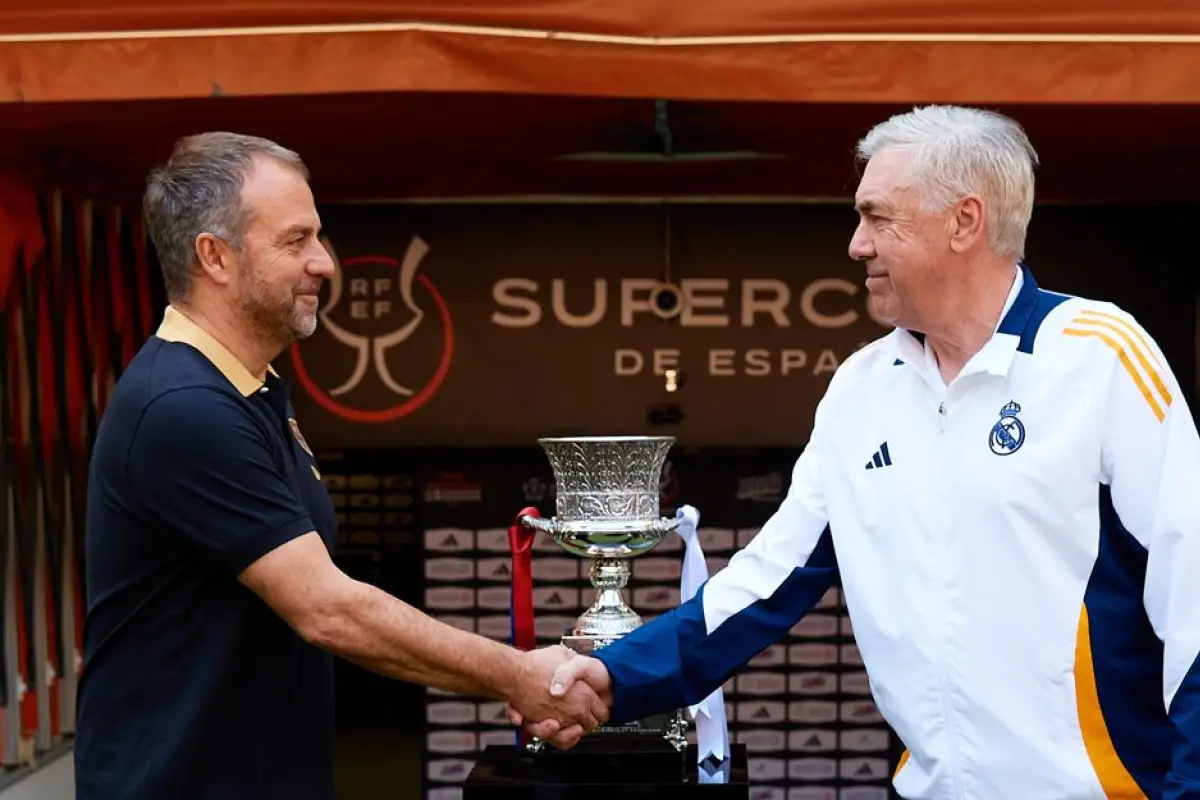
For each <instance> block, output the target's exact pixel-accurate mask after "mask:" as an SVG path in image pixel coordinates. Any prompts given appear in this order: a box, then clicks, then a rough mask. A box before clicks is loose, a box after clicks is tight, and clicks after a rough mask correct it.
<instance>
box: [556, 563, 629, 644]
mask: <svg viewBox="0 0 1200 800" xmlns="http://www.w3.org/2000/svg"><path fill="white" fill-rule="evenodd" d="M588 577H589V578H591V581H592V586H593V587H594V588H595V589H596V600H595V602H593V603H592V605H591V607H590V608H589V609H588V610H587V611H585V612H583V613H582V614H581V615H580V616H579V619H577V620H576V621H575V627H574V629H572V631H571V634H572V635H573V636H582V637H588V638H593V639H598V640H601V641H603V640H612V639H616V638H619V637H621V636H624V635H625V634H627V633H632V632H633V631H634V630H636V629H637V628H638V627H640V626H641V624H642V618H641V616H640V615H639V614H638V613H637V612H636V611H634V610H633V609H632V608H630V607H629V604H628V603H626V602H625V598H624V596H623V594H622V590H623V589H624V588H625V586H626V584H628V583H629V560H628V559H624V558H596V559H593V560H592V563H591V567H590V568H589V569H588Z"/></svg>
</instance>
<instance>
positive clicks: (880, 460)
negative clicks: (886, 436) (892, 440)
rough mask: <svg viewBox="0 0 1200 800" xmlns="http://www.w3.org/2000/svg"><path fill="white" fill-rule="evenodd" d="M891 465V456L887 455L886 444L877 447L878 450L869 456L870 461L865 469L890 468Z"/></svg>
mask: <svg viewBox="0 0 1200 800" xmlns="http://www.w3.org/2000/svg"><path fill="white" fill-rule="evenodd" d="M891 465H892V456H891V454H890V453H888V445H887V442H884V443H883V444H881V445H879V449H878V450H876V451H875V455H873V456H871V460H870V461H868V462H867V469H875V468H877V467H890V466H891Z"/></svg>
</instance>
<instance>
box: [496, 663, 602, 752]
mask: <svg viewBox="0 0 1200 800" xmlns="http://www.w3.org/2000/svg"><path fill="white" fill-rule="evenodd" d="M611 707H612V683H611V681H610V679H609V675H608V670H607V669H606V668H605V667H604V664H602V663H601V662H600V661H598V660H597V659H594V658H590V657H588V656H581V655H579V654H577V653H575V652H574V651H573V650H571V649H570V648H568V647H565V646H563V645H554V646H552V647H544V648H541V649H539V650H530V651H528V652H526V653H524V654H523V656H522V663H521V670H520V675H519V679H518V681H517V685H516V686H514V687H512V689H511V690H510V691H509V692H508V718H509V720H511V721H512V723H513V724H514V725H520V726H522V727H523V728H524V729H525V731H526V732H527V733H529V734H530V735H531V736H536V737H537V738H539V739H541V740H543V741H546V742H549V743H550V744H551V745H553V746H554V747H557V748H559V749H560V750H567V749H570V748H572V747H574V746H575V745H576V744H578V743H579V740H580V739H581V738H583V735H584V734H585V733H588V732H590V731H593V730H595V729H596V728H597V727H599V726H600V725H601V724H603V723H604V722H607V721H608V715H609V711H610V709H611Z"/></svg>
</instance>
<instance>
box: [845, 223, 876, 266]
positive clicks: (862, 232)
mask: <svg viewBox="0 0 1200 800" xmlns="http://www.w3.org/2000/svg"><path fill="white" fill-rule="evenodd" d="M850 257H851V258H852V259H854V260H855V261H867V260H869V259H872V258H874V257H875V241H874V240H873V239H872V238H871V234H870V231H869V230H868V229H867V224H866V222H865V221H860V222H859V223H858V227H857V228H855V229H854V235H853V236H851V237H850Z"/></svg>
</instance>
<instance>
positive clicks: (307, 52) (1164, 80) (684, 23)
mask: <svg viewBox="0 0 1200 800" xmlns="http://www.w3.org/2000/svg"><path fill="white" fill-rule="evenodd" d="M0 31H3V35H0V68H2V69H3V70H4V74H5V75H6V76H7V81H6V82H5V83H4V84H3V85H2V86H0V100H3V101H5V102H50V101H57V102H61V101H90V100H118V99H123V100H128V99H146V100H149V99H171V98H197V97H212V96H266V95H310V94H329V93H346V92H396V91H441V92H505V93H523V94H555V95H581V96H596V97H667V98H673V99H692V100H764V101H803V102H839V103H865V102H872V103H914V102H935V101H937V102H964V103H991V104H999V103H1157V104H1179V103H1196V102H1200V81H1198V80H1196V75H1200V7H1197V4H1195V3H1193V2H1188V0H1175V1H1174V2H1170V1H1163V0H1160V2H1145V0H1108V1H1107V2H1094V3H1078V2H1072V1H1071V0H1046V2H1032V1H1029V0H1021V1H1020V2H1001V1H995V0H994V1H993V2H989V3H986V4H982V3H981V4H962V3H953V2H949V1H948V0H940V1H939V2H918V0H895V1H894V2H892V1H889V0H741V2H738V3H734V4H732V5H731V4H730V2H729V0H692V2H689V3H687V4H680V3H677V2H669V1H668V0H608V2H605V3H596V2H594V1H593V0H457V1H456V2H453V1H450V0H424V2H421V1H420V0H408V2H403V1H402V0H392V1H391V2H388V1H387V0H374V2H371V1H368V0H323V1H322V0H312V1H311V2H304V3H295V2H284V0H278V1H277V2H265V1H264V0H223V1H222V0H212V1H210V2H204V3H201V2H194V1H193V2H185V0H125V2H111V3H106V4H102V5H101V4H97V3H96V2H94V0H93V1H92V2H89V0H42V1H41V2H38V3H34V2H32V0H19V1H17V2H11V1H10V2H8V3H6V4H5V6H4V8H3V9H0Z"/></svg>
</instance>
